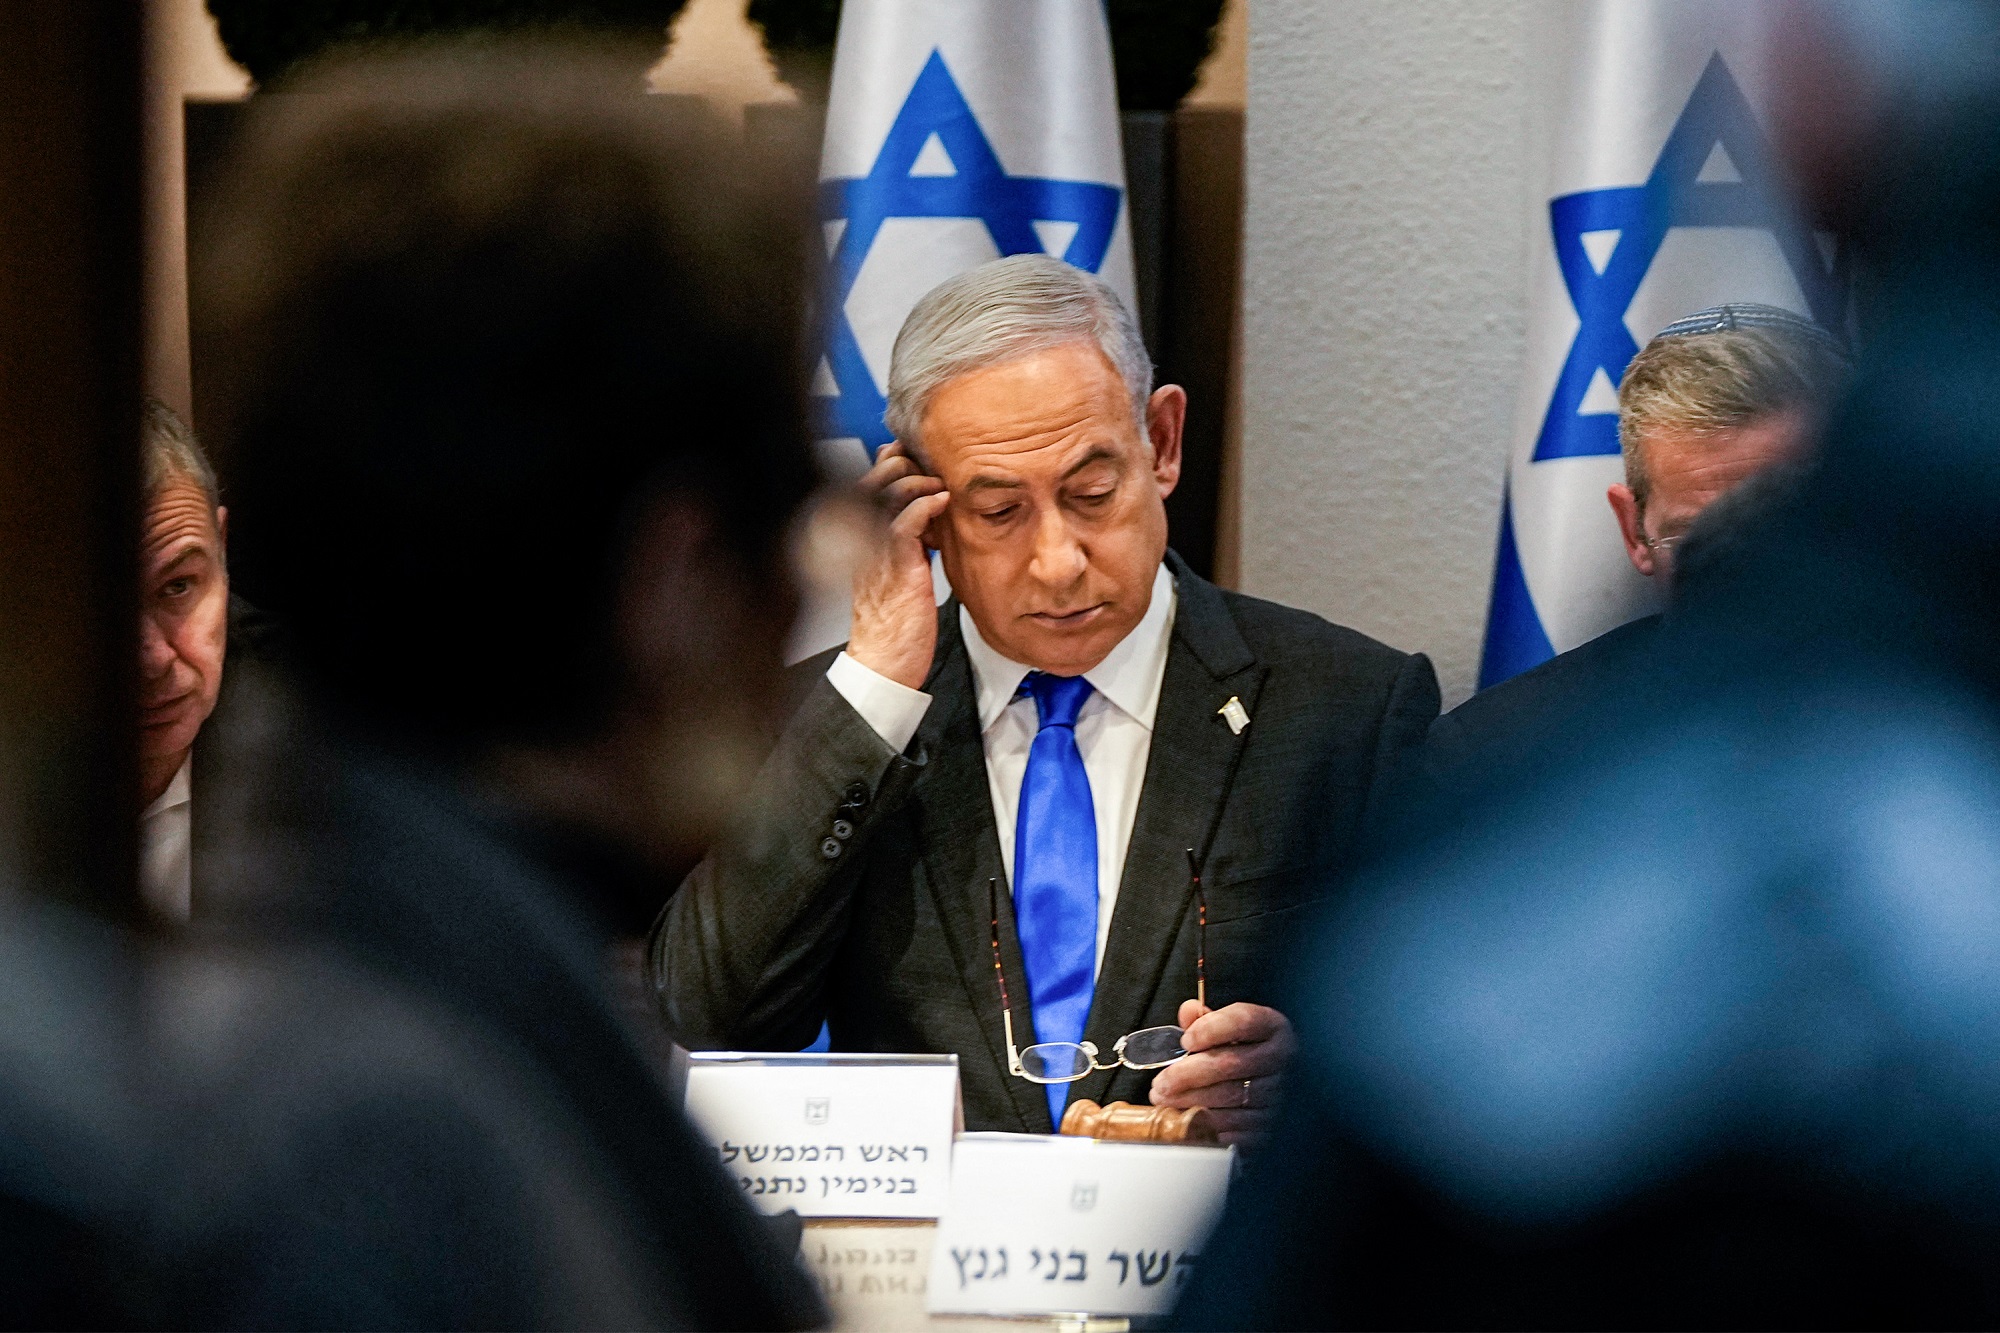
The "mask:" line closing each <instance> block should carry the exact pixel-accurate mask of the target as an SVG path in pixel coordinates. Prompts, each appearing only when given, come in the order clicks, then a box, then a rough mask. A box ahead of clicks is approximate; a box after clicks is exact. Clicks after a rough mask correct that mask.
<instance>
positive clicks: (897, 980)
mask: <svg viewBox="0 0 2000 1333" xmlns="http://www.w3.org/2000/svg"><path fill="white" fill-rule="evenodd" d="M1152 370H1153V368H1152V363H1151V361H1150V360H1149V359H1148V357H1147V355H1146V349H1145V347H1144V345H1143V343H1142V342H1141V341H1140V338H1139V332H1138V328H1137V322H1136V321H1135V320H1134V319H1133V318H1132V315H1131V313H1130V312H1129V311H1128V310H1126V309H1125V307H1124V305H1123V304H1122V303H1121V302H1120V301H1119V299H1118V297H1117V295H1116V294H1115V293H1114V292H1113V291H1112V290H1111V288H1110V287H1109V286H1107V285H1106V284H1105V283H1104V282H1103V281H1102V280H1101V279H1099V278H1097V277H1095V276H1094V275H1092V274H1088V273H1083V272H1080V271H1079V270H1077V269H1075V268H1072V267H1070V266H1069V265H1067V264H1064V263H1063V262H1062V261H1060V260H1057V259H1052V258H1049V257H1047V256H1026V255H1023V256H1016V257H1014V258H1011V259H1002V260H998V261H995V262H994V263H991V264H987V265H984V266H982V267H980V268H976V269H973V270H971V271H970V272H968V273H965V274H962V275H960V276H959V277H957V278H953V279H951V280H950V281H948V282H946V283H943V284H941V285H940V286H938V287H937V288H935V289H934V290H933V291H931V292H930V293H929V294H928V295H926V296H925V297H924V299H923V300H921V301H920V302H918V303H917V306H916V308H915V309H914V310H912V311H911V312H910V316H909V319H908V320H907V321H906V322H905V324H904V326H903V329H902V332H901V333H900V334H899V335H898V337H897V340H896V348H895V354H894V359H893V361H892V363H891V367H890V372H889V415H888V420H889V424H890V426H891V428H892V429H894V430H895V432H896V436H897V439H896V443H895V444H894V445H893V446H891V447H887V448H885V449H884V450H883V452H882V454H881V455H880V457H879V458H878V460H877V463H876V466H875V469H874V471H873V472H872V473H871V474H870V476H869V478H868V479H867V484H868V485H870V486H871V487H873V488H874V489H875V490H876V491H877V492H878V493H879V494H880V495H881V496H882V498H883V501H884V505H885V508H886V509H887V510H888V511H889V513H890V514H891V515H892V516H893V517H892V521H891V522H890V524H889V527H888V532H887V534H886V539H885V540H884V541H883V543H882V545H881V547H880V548H879V550H878V551H877V553H876V555H875V558H874V560H873V562H872V564H871V565H870V567H869V568H868V569H866V570H865V571H864V572H863V574H862V575H861V577H860V578H859V579H857V586H856V590H855V611H854V630H853V637H852V638H851V639H850V641H849V642H848V644H847V645H846V648H845V649H844V650H843V651H839V652H833V653H827V654H825V655H822V656H821V657H818V658H815V659H813V660H811V661H809V662H806V663H804V664H802V665H801V666H800V667H799V668H797V671H796V679H795V683H796V686H797V701H796V703H795V705H794V708H793V710H792V713H791V716H790V718H789V720H788V721H787V723H786V727H785V731H784V734H783V736H782V738H781V739H780V741H779V744H778V748H777V751H776V753H775V754H774V755H773V756H772V758H771V760H770V761H769V762H768V763H767V764H766V765H765V768H764V771H763V773H762V774H761V775H760V778H759V782H758V796H757V799H756V801H755V803H754V804H753V805H752V807H751V811H752V813H751V816H750V817H749V818H747V819H745V820H744V821H743V822H742V823H741V824H739V825H738V826H737V828H736V829H735V830H734V831H733V834H732V836H731V837H730V838H729V839H728V840H726V841H724V842H723V843H721V844H720V845H719V846H718V847H717V848H716V849H715V851H714V852H713V853H711V855H710V856H709V858H708V859H707V860H706V861H704V862H703V864H702V865H701V867H700V868H699V869H698V870H697V871H696V872H695V874H694V875H693V876H692V877H690V879H689V880H688V882H687V884H686V885H685V886H684V887H683V888H682V889H681V892H680V893H679V894H678V895H677V896H676V897H675V898H674V899H673V901H671V902H670V903H669V904H668V905H667V910H666V912H665V913H664V914H663V915H662V917H661V920H660V924H659V926H658V927H657V929H656V932H655V935H654V941H653V949H654V952H653V959H654V964H655V968H656V973H655V980H656V984H657V985H658V988H659V995H660V1000H661V1005H662V1008H663V1010H664V1012H665V1013H666V1015H667V1018H668V1023H669V1026H671V1027H672V1028H673V1029H674V1030H675V1031H676V1032H677V1033H678V1034H679V1035H680V1039H681V1040H682V1041H684V1042H686V1043H687V1044H688V1045H690V1046H695V1047H704V1046H745V1047H752V1048H758V1047H774V1048H784V1047H792V1048H796V1047H798V1046H801V1045H803V1044H804V1043H805V1042H806V1041H808V1040H809V1039H810V1038H811V1037H812V1036H813V1034H814V1033H815V1032H816V1031H817V1030H818V1029H819V1026H820V1022H821V1020H822V1019H823V1018H824V1019H825V1021H826V1022H827V1024H828V1025H829V1028H830V1030H831V1034H832V1041H833V1047H834V1049H836V1050H860V1051H944V1052H955V1053H956V1054H957V1055H958V1057H959V1073H960V1077H961V1078H962V1079H963V1081H964V1091H965V1114H966V1123H967V1125H968V1126H969V1127H971V1128H974V1129H982V1130H1018V1131H1025V1132H1030V1133H1036V1132H1039V1133H1049V1132H1052V1131H1053V1130H1055V1129H1056V1128H1057V1127H1058V1126H1059V1125H1060V1124H1061V1122H1062V1119H1063V1115H1064V1113H1065V1108H1066V1106H1068V1105H1070V1104H1072V1103H1073V1101H1074V1100H1075V1099H1080V1098H1088V1099H1091V1100H1094V1101H1099V1102H1108V1101H1111V1100H1114V1099H1116V1100H1126V1101H1144V1100H1146V1099H1147V1098H1148V1097H1150V1098H1151V1099H1152V1100H1153V1102H1155V1103H1157V1104H1164V1105H1172V1106H1206V1107H1210V1108H1213V1109H1214V1110H1215V1112H1216V1118H1217V1120H1218V1122H1219V1126H1220V1128H1221V1130H1222V1133H1223V1134H1224V1136H1225V1138H1227V1139H1230V1140H1232V1141H1234V1140H1236V1139H1238V1138H1239V1137H1250V1136H1254V1135H1255V1134H1257V1132H1258V1131H1259V1130H1261V1129H1262V1127H1263V1125H1264V1122H1265V1118H1266V1116H1267V1115H1268V1108H1269V1107H1270V1106H1271V1105H1272V1104H1273V1103H1274V1101H1275V1100H1276V1096H1277V1092H1278V1088H1279V1086H1280V1080H1281V1079H1282V1077H1283V1072H1284V1068H1285V1062H1286V1059H1287V1057H1288V1056H1289V1054H1290V1051H1291V1046H1292V1034H1291V1027H1290V1024H1289V1023H1288V1022H1287V1020H1286V1018H1285V1016H1284V1015H1283V1014H1282V1013H1281V1012H1279V1011H1278V1010H1277V1009H1276V1008H1274V1007H1272V1006H1271V1005H1270V1004H1269V1003H1267V1002H1266V1001H1267V1000H1268V993H1267V992H1266V990H1265V988H1264V982H1265V980H1266V979H1267V978H1268V977H1269V976H1270V975H1271V971H1272V968H1271V960H1272V958H1273V957H1274V955H1275V954H1276V953H1278V952H1279V951H1282V949H1283V947H1284V944H1285V943H1286V934H1287V932H1286V923H1291V928H1292V929H1293V930H1296V929H1297V925H1296V923H1297V922H1299V921H1300V920H1301V919H1303V918H1304V917H1305V916H1307V915H1309V914H1310V913H1311V911H1312V910H1313V908H1314V905H1315V902H1316V900H1317V899H1318V898H1319V897H1320V896H1321V895H1323V894H1325V893H1326V892H1327V891H1328V886H1329V885H1330V884H1331V883H1333V882H1334V881H1335V880H1336V879H1337V877H1338V874H1339V872H1340V871H1341V870H1342V869H1344V868H1345V865H1344V862H1345V860H1346V857H1347V856H1348V854H1349V852H1350V850H1351V847H1352V844H1353V841H1354V838H1355V835H1356V831H1357V829H1358V828H1359V826H1360V824H1361V822H1362V819H1363V816H1364V814H1365V813H1366V812H1367V810H1368V808H1369V805H1370V803H1371V802H1372V801H1373V800H1374V799H1375V797H1376V794H1377V790H1378V782H1379V779H1380V778H1381V777H1382V776H1383V775H1384V774H1385V773H1386V772H1388V771H1389V770H1390V769H1391V768H1392V767H1393V766H1394V763H1395V760H1396V758H1397V757H1398V756H1399V755H1400V754H1401V753H1402V751H1403V750H1404V748H1405V747H1406V746H1407V745H1408V744H1410V743H1411V742H1412V741H1413V740H1414V739H1416V738H1417V737H1419V736H1421V734H1422V729H1423V727H1425V726H1426V725H1428V723H1429V722H1430V720H1431V718H1432V717H1433V716H1434V715H1435V714H1436V711H1437V682H1436V679H1435V677H1434V676H1433V675H1432V673H1431V667H1430V663H1429V662H1428V661H1427V660H1426V659H1424V658H1423V657H1421V656H1408V655H1405V654H1403V653H1399V652H1396V651H1395V650H1393V649H1391V648H1388V647H1385V646H1384V645H1382V644H1379V643H1376V642H1374V641H1373V640H1370V639H1367V638H1364V637H1363V636H1361V635H1359V634H1356V633H1355V632H1354V631H1352V630H1348V629H1343V628H1340V627H1339V626H1336V625H1330V624H1328V623H1326V622H1325V621H1323V620H1320V619H1319V618H1318V617H1316V616H1312V615H1309V614H1307V613H1305V612H1302V611H1295V610H1291V609H1289V608H1286V607H1280V606H1275V605H1273V604H1271V603H1269V602H1261V601H1258V600H1256V599H1254V598H1250V597H1242V596H1239V595H1237V594H1235V593H1231V592H1225V591H1223V590H1221V589H1218V588H1216V587H1214V586H1213V585H1212V584H1209V583H1207V582H1205V581H1204V580H1202V579H1200V578H1198V577H1197V576H1195V575H1194V574H1193V573H1192V572H1190V571H1189V570H1188V568H1187V567H1186V566H1185V565H1184V564H1182V563H1181V562H1180V560H1179V558H1178V557H1176V556H1175V555H1174V554H1173V553H1172V552H1170V551H1169V550H1168V549H1167V517H1166V509H1165V507H1164V500H1165V497H1166V496H1167V495H1168V494H1169V493H1170V492H1171V491H1172V490H1173V488H1174V485H1175V483H1176V482H1177V481H1178V480H1179V477H1180V461H1181V457H1180V444H1181V422H1182V418H1183V413H1184V411H1185V409H1186V404H1187V395H1186V393H1185V392H1184V391H1183V390H1182V389H1181V388H1180V387H1179V386H1178V385H1163V386H1161V387H1159V388H1157V389H1156V388H1154V387H1153V383H1152ZM933 546H934V547H935V548H936V549H937V550H938V551H939V553H940V555H941V558H942V561H943V565H944V569H945V572H946V574H947V575H948V576H949V577H950V580H951V584H952V588H953V589H954V591H955V592H956V594H957V595H956V596H955V597H953V598H952V599H951V600H950V601H948V602H947V603H946V604H945V605H944V606H943V607H942V608H940V607H939V606H937V604H936V598H935V596H934V595H933V593H932V582H931V564H930V560H929V558H928V550H929V548H930V547H933ZM1299 810H1311V811H1313V812H1314V815H1315V817H1316V822H1315V827H1314V830H1313V832H1314V834H1315V835H1316V837H1317V840H1316V841H1315V842H1313V843H1311V844H1296V843H1294V842H1292V841H1290V840H1289V838H1288V836H1287V835H1288V834H1290V833H1291V832H1292V829H1291V820H1292V818H1293V817H1294V814H1295V812H1296V811H1299ZM1197 866H1198V867H1200V870H1201V873H1202V884H1203V888H1204V889H1205V893H1206V899H1205V902H1206V908H1205V911H1204V909H1203V908H1202V906H1201V901H1202V900H1200V899H1198V897H1197V894H1196V889H1195V884H1194V880H1193V875H1194V872H1195V869H1196V867H1197ZM996 886H997V888H996ZM1204 917H1205V919H1206V921H1207V923H1208V924H1207V927H1206V931H1205V932H1204V928H1203V926H1202V924H1201V923H1202V921H1203V919H1204ZM1204 941H1205V942H1206V945H1207V948H1206V959H1207V971H1206V987H1207V994H1208V996H1209V997H1210V1000H1211V1002H1212V1007H1208V1008H1205V1007H1204V1006H1203V1005H1202V1004H1200V1003H1199V1002H1198V1001H1197V1000H1196V998H1195V997H1196V996H1197V994H1198V993H1199V992H1200V990H1201V988H1202V975H1201V974H1200V973H1199V972H1198V971H1197V963H1198V960H1199V958H1200V957H1201V956H1202V953H1203V949H1202V945H1203V942H1204ZM996 966H997V967H999V968H1001V970H1002V973H1003V975H1004V976H1006V977H1008V978H1011V980H1012V985H1011V986H1009V987H1007V992H1006V993H1007V995H1008V996H1009V997H1010V998H1011V1001H1012V1005H1013V1008H1011V1009H1010V1008H1006V1007H1003V1003H1002V999H1003V992H1002V989H1001V987H1002V983H1001V981H1000V979H999V978H997V977H996V976H995V968H996ZM1010 1023H1011V1024H1012V1028H1011V1033H1010V1030H1009V1027H1008V1025H1009V1024H1010ZM1182 1028H1184V1029H1186V1031H1185V1033H1183V1032H1181V1031H1179V1030H1178V1029H1182ZM1010 1035H1011V1037H1012V1038H1013V1040H1011V1041H1010ZM1128 1038H1129V1040H1128ZM1086 1043H1087V1044H1086ZM1183 1045H1184V1046H1185V1050H1186V1052H1187V1054H1186V1057H1185V1058H1179V1057H1180V1056H1181V1053H1182V1048H1183ZM1142 1051H1143V1053H1142ZM1093 1052H1094V1053H1093ZM1121 1057H1122V1059H1121Z"/></svg>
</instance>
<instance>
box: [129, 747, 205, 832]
mask: <svg viewBox="0 0 2000 1333" xmlns="http://www.w3.org/2000/svg"><path fill="white" fill-rule="evenodd" d="M193 767H194V756H193V755H189V756H188V757H187V758H185V759H183V760H181V766H180V767H179V768H177V769H175V770H174V778H173V781H171V782H169V783H168V784H167V789H166V790H165V791H163V792H161V793H160V797H159V799H158V800H156V801H154V802H153V803H152V804H151V805H149V806H147V807H146V809H145V811H144V813H142V814H141V815H140V816H139V818H140V819H142V820H145V819H151V818H152V817H153V816H154V815H163V814H165V813H166V812H167V811H169V810H171V809H173V808H174V807H175V806H177V805H186V804H187V803H188V802H189V800H191V799H192V797H191V795H190V792H189V782H188V770H190V769H192V768H193ZM126 808H127V809H130V808H131V807H129V806H127V807H126Z"/></svg>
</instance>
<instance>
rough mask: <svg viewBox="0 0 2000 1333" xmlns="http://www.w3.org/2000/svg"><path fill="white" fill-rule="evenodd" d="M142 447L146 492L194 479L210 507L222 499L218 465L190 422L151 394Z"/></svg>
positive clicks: (143, 421)
mask: <svg viewBox="0 0 2000 1333" xmlns="http://www.w3.org/2000/svg"><path fill="white" fill-rule="evenodd" d="M139 436H140V446H139V447H140V449H141V451H142V452H143V454H144V456H145V469H146V475H145V481H146V494H147V495H149V496H151V495H158V494H159V493H160V492H161V491H163V490H165V489H166V488H167V487H168V486H170V485H172V484H173V483H174V482H176V481H191V482H193V483H194V484H195V485H197V486H199V487H201V490H202V494H204V495H206V496H207V497H208V507H209V508H210V509H213V508H215V507H216V506H217V505H218V504H220V503H221V501H222V492H221V489H220V488H219V487H218V486H217V485H216V484H215V469H214V468H213V467H210V466H209V462H208V455H207V454H205V453H203V452H202V448H201V441H200V440H197V439H196V438H195V436H194V431H193V430H192V429H190V428H189V426H188V424H187V422H185V421H182V420H181V419H180V416H179V414H177V413H176V412H175V411H174V410H173V409H172V408H171V407H168V406H167V405H166V404H165V403H163V402H161V401H160V400H159V399H157V398H148V399H147V400H146V406H145V409H144V410H143V412H142V413H141V414H140V428H139Z"/></svg>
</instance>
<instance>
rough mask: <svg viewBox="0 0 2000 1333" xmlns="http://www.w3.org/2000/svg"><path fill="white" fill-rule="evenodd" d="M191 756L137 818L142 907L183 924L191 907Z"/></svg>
mask: <svg viewBox="0 0 2000 1333" xmlns="http://www.w3.org/2000/svg"><path fill="white" fill-rule="evenodd" d="M193 768H194V756H193V755H189V756H188V757H187V758H186V759H183V760H182V761H181V766H180V768H179V770H178V771H176V772H175V773H174V780H173V781H172V782H169V783H168V784H167V789H166V790H165V791H163V792H161V793H160V799H159V800H157V801H154V802H153V803H152V804H151V805H149V806H147V807H146V809H145V813H143V814H141V815H140V816H139V892H140V894H141V896H143V897H144V898H145V900H146V906H148V907H150V908H152V909H153V911H154V912H155V913H157V914H158V915H159V916H161V917H163V918H165V919H166V920H168V921H185V920H187V919H188V914H189V911H190V909H191V907H192V905H193V898H194V865H193V848H192V835H193V827H194V805H193V801H192V799H191V796H190V782H189V776H188V775H189V773H190V772H191V771H192V770H193Z"/></svg>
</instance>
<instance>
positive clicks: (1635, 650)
mask: <svg viewBox="0 0 2000 1333" xmlns="http://www.w3.org/2000/svg"><path fill="white" fill-rule="evenodd" d="M1660 624H1661V618H1660V617H1659V616H1657V615H1651V616H1642V617H1641V618H1640V619H1638V620H1634V621H1630V622H1628V623H1626V624H1623V625H1620V626H1619V627H1618V628H1617V629H1614V630H1611V631H1610V632H1609V633H1606V634H1600V635H1598V636H1597V637H1596V638H1594V639H1592V640H1591V641H1590V642H1588V643H1585V644H1582V645H1579V646H1578V647H1575V648H1572V649H1570V650H1569V651H1568V652H1566V653H1560V654H1558V655H1557V656H1555V657H1552V658H1550V659H1549V660H1548V661H1546V662H1544V663H1542V664H1541V665H1540V666H1538V667H1536V668H1534V669H1533V670H1532V671H1524V672H1522V673H1521V674H1520V675H1518V676H1515V677H1513V678H1512V679H1509V680H1504V681H1501V682H1500V683H1499V684H1498V685H1494V686H1491V687H1489V688H1487V689H1484V690H1481V691H1480V692H1479V693H1477V694H1475V695H1473V696H1472V697H1471V698H1470V699H1467V700H1466V701H1465V702H1464V703H1462V704H1460V705H1459V706H1458V707H1456V708H1454V709H1452V710H1451V711H1450V712H1449V713H1446V714H1444V715H1443V716H1442V717H1440V718H1438V720H1437V721H1435V722H1433V723H1431V729H1430V736H1429V738H1428V739H1427V740H1426V741H1425V743H1424V748H1423V751H1422V762H1421V769H1422V780H1423V783H1424V787H1425V794H1426V795H1428V796H1442V797H1447V798H1458V797H1463V796H1464V795H1465V794H1467V793H1468V792H1471V791H1473V790H1477V789H1482V788H1485V787H1487V786H1489V785H1491V784H1492V783H1493V782H1494V781H1495V780H1496V779H1499V780H1501V781H1503V782H1504V781H1508V780H1511V779H1512V778H1513V777H1514V776H1516V775H1518V774H1520V772H1521V771H1522V770H1523V769H1524V768H1527V767H1539V766H1540V765H1542V764H1546V763H1550V762H1556V761H1561V760H1567V759H1568V758H1569V757H1570V756H1572V755H1573V754H1574V753H1575V752H1576V751H1577V750H1578V749H1579V748H1581V747H1583V746H1585V745H1587V744H1589V743H1590V742H1591V741H1592V740H1593V739H1594V738H1595V737H1596V736H1597V735H1598V733H1599V731H1600V729H1601V728H1602V726H1603V723H1604V719H1605V711H1606V709H1607V707H1609V706H1610V703H1609V701H1610V700H1611V699H1613V698H1614V697H1616V696H1617V694H1618V692H1619V690H1620V687H1621V686H1622V685H1624V683H1625V682H1627V681H1631V680H1633V679H1635V678H1637V677H1638V676H1639V675H1640V674H1642V671H1643V668H1644V666H1645V664H1646V661H1647V659H1648V657H1649V656H1650V655H1651V653H1652V652H1653V650H1654V647H1655V645H1656V644H1657V642H1658V640H1659V634H1660Z"/></svg>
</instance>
